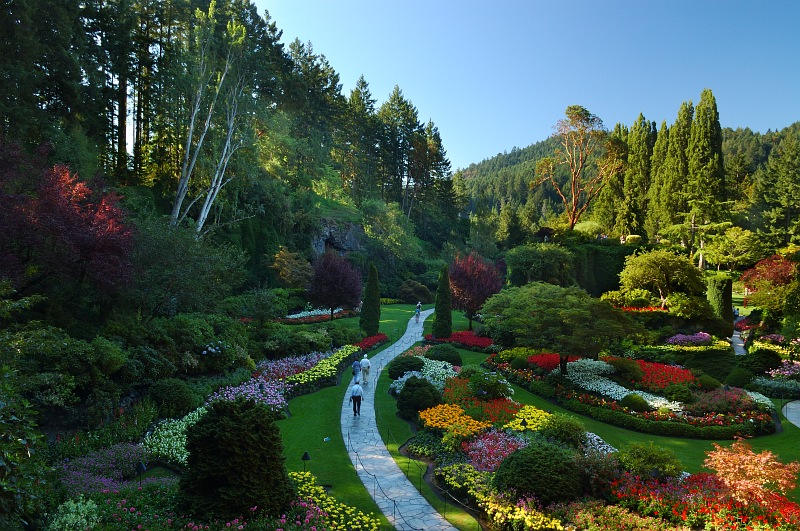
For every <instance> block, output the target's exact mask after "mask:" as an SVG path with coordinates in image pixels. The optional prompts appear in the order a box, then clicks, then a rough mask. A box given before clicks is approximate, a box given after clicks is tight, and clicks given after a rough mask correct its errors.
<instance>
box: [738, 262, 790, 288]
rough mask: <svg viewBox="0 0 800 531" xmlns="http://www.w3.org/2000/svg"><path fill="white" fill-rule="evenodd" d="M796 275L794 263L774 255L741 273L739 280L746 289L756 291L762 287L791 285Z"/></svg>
mask: <svg viewBox="0 0 800 531" xmlns="http://www.w3.org/2000/svg"><path fill="white" fill-rule="evenodd" d="M796 275H797V273H796V271H795V263H794V262H792V261H791V260H789V259H788V258H786V257H784V256H781V255H779V254H774V255H772V256H770V257H769V258H764V259H763V260H761V261H760V262H758V263H757V264H756V265H754V266H753V267H752V268H750V269H748V270H747V271H745V272H744V273H742V277H741V280H742V282H743V283H744V285H745V287H747V289H749V290H751V291H756V290H758V289H759V287H763V286H785V285H786V284H789V283H791V282H792V280H794V278H795V276H796Z"/></svg>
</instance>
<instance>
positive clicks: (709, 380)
mask: <svg viewBox="0 0 800 531" xmlns="http://www.w3.org/2000/svg"><path fill="white" fill-rule="evenodd" d="M695 381H697V387H699V388H700V389H701V390H702V391H713V390H714V389H719V388H720V387H721V386H722V384H721V383H720V381H719V380H717V379H716V378H714V377H713V376H711V375H708V374H701V375H699V376H698V377H697V378H695Z"/></svg>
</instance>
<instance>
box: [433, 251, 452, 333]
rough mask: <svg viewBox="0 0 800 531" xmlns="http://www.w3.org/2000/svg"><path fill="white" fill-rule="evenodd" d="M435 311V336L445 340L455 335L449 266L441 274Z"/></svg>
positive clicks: (437, 287)
mask: <svg viewBox="0 0 800 531" xmlns="http://www.w3.org/2000/svg"><path fill="white" fill-rule="evenodd" d="M434 311H435V315H436V317H435V318H434V320H433V329H432V330H431V332H432V333H433V336H434V337H437V338H445V337H450V336H451V335H453V314H452V311H453V303H452V296H451V293H450V271H449V268H448V266H447V265H445V266H444V267H442V271H441V272H440V273H439V283H438V285H437V286H436V303H435V305H434Z"/></svg>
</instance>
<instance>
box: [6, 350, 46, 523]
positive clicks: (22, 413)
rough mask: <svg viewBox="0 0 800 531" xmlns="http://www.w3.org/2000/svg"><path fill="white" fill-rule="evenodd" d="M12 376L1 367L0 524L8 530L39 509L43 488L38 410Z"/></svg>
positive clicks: (43, 468)
mask: <svg viewBox="0 0 800 531" xmlns="http://www.w3.org/2000/svg"><path fill="white" fill-rule="evenodd" d="M15 377H16V376H15V373H14V371H12V370H11V369H9V368H8V367H6V366H0V527H2V528H3V529H9V530H15V529H22V528H23V527H24V524H25V522H28V521H31V518H32V517H33V516H34V515H36V514H37V513H38V512H39V511H41V509H42V506H43V501H42V495H43V494H44V489H45V488H46V484H45V481H44V472H45V466H44V464H43V462H42V459H41V456H40V453H39V452H40V450H41V448H42V436H41V434H40V433H39V432H38V430H37V429H36V415H37V412H36V410H35V409H34V408H33V406H32V405H31V404H30V402H28V401H27V400H25V399H24V398H22V397H21V396H20V395H19V393H18V392H17V382H16V381H15Z"/></svg>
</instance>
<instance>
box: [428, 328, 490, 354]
mask: <svg viewBox="0 0 800 531" xmlns="http://www.w3.org/2000/svg"><path fill="white" fill-rule="evenodd" d="M425 339H426V340H428V341H435V342H441V343H456V344H457V345H461V346H462V347H464V348H466V349H473V350H476V349H477V350H482V349H487V348H489V347H491V346H492V343H493V341H492V338H490V337H480V336H476V335H475V332H473V331H472V330H464V331H461V332H453V333H452V334H451V335H450V337H441V338H439V337H437V338H436V339H434V338H433V336H432V335H431V334H427V335H426V336H425Z"/></svg>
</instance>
